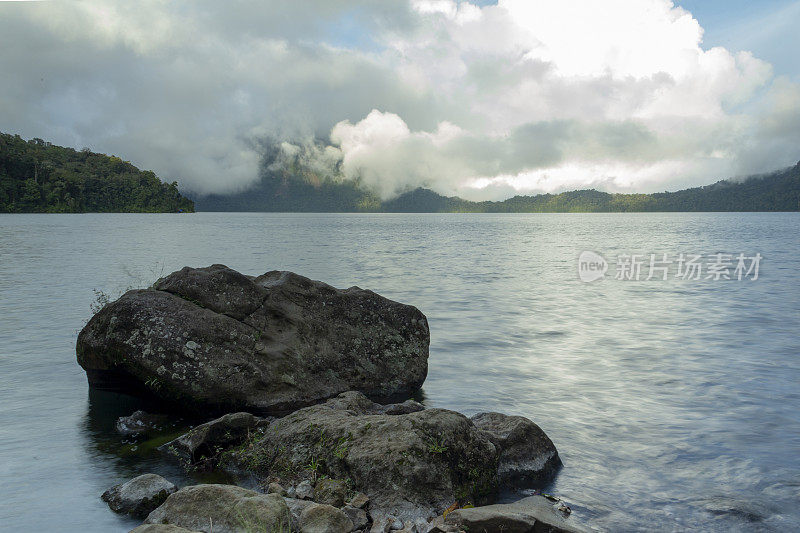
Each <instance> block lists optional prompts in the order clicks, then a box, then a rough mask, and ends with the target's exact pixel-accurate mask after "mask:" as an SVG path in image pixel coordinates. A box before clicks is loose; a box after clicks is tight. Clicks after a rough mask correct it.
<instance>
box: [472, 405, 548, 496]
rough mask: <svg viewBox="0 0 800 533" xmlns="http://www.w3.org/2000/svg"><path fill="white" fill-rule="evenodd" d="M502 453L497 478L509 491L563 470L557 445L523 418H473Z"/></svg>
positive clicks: (495, 415) (487, 415)
mask: <svg viewBox="0 0 800 533" xmlns="http://www.w3.org/2000/svg"><path fill="white" fill-rule="evenodd" d="M471 420H472V422H473V423H474V424H475V426H476V427H478V428H480V429H481V430H483V431H485V432H486V433H487V434H488V436H489V438H490V439H491V441H492V442H493V443H494V444H495V446H497V448H498V449H499V450H500V459H499V463H498V467H497V475H498V478H499V482H500V484H501V485H502V486H503V487H505V488H526V487H531V486H537V485H540V484H542V483H544V482H546V481H548V480H549V479H550V478H552V477H553V476H554V475H555V473H556V471H557V470H558V468H559V467H560V466H561V459H560V458H559V457H558V451H556V447H555V445H554V444H553V441H551V440H550V438H549V437H548V436H547V435H546V434H545V432H544V431H542V429H541V428H540V427H539V426H537V425H536V424H534V423H533V422H532V421H530V420H528V419H527V418H525V417H522V416H509V415H504V414H502V413H479V414H477V415H475V416H473V417H472V418H471Z"/></svg>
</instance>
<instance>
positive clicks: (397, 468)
mask: <svg viewBox="0 0 800 533" xmlns="http://www.w3.org/2000/svg"><path fill="white" fill-rule="evenodd" d="M376 410H380V409H379V408H378V407H375V406H374V405H373V404H372V403H371V402H369V400H367V399H366V398H365V397H364V396H363V395H362V394H360V393H355V392H348V393H346V394H342V395H340V396H338V397H337V398H335V399H332V400H330V401H328V402H327V403H325V404H322V405H316V406H312V407H307V408H304V409H301V410H299V411H296V412H294V413H292V414H290V415H288V416H286V417H284V418H281V419H278V420H276V421H274V422H273V423H272V424H271V425H270V426H269V428H268V429H267V430H266V431H265V432H264V434H263V436H260V437H259V438H258V439H257V440H255V441H253V442H251V443H250V444H248V445H246V446H242V447H241V448H240V449H238V450H232V451H231V452H230V453H228V454H226V455H225V457H226V459H225V460H226V461H228V462H229V464H230V465H231V466H233V467H235V468H247V469H249V470H250V471H251V472H253V473H255V474H256V475H258V476H259V477H262V478H263V479H268V478H270V477H271V476H275V475H278V476H281V475H284V476H285V475H287V473H289V474H293V475H296V476H304V475H312V473H313V475H317V474H327V475H329V476H331V477H333V478H338V479H345V478H350V480H351V481H352V483H353V486H354V487H355V488H356V489H357V490H359V491H362V492H364V493H366V494H367V495H368V496H369V506H370V513H371V514H373V518H374V517H375V516H378V515H381V516H384V515H394V516H395V517H398V518H400V519H401V520H402V521H410V523H417V524H426V523H427V520H429V519H431V518H432V517H434V516H435V515H437V514H440V513H441V512H442V511H443V510H444V509H446V508H447V507H448V506H450V505H451V504H452V503H453V502H454V501H459V502H463V503H466V502H468V501H469V502H474V503H485V502H487V501H489V500H490V499H491V497H492V496H493V495H494V492H495V490H496V488H497V461H498V457H499V452H498V450H497V448H496V447H495V446H494V444H492V442H491V441H490V439H489V437H488V435H487V434H486V433H485V432H484V431H481V430H479V429H478V428H477V427H475V425H474V424H473V423H472V422H471V421H470V420H469V419H468V418H467V417H465V416H463V415H461V414H459V413H455V412H453V411H447V410H445V409H426V410H422V411H416V412H412V413H408V414H403V415H387V414H371V413H372V412H374V411H376ZM360 503H361V504H362V505H363V504H366V501H363V502H360Z"/></svg>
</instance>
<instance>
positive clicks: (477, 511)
mask: <svg viewBox="0 0 800 533" xmlns="http://www.w3.org/2000/svg"><path fill="white" fill-rule="evenodd" d="M557 503H558V502H556V505H557ZM444 525H445V526H451V527H452V526H455V527H456V528H458V530H465V531H502V532H503V533H533V532H536V533H539V532H542V533H578V532H580V531H581V530H582V529H581V528H580V526H579V525H577V524H574V523H572V522H571V521H570V520H568V519H567V518H566V517H565V516H564V514H563V513H561V512H559V511H558V510H557V509H556V508H555V507H554V502H553V501H552V500H550V499H548V498H546V497H544V496H529V497H527V498H523V499H521V500H519V501H516V502H514V503H508V504H497V505H487V506H484V507H473V508H471V509H456V510H455V511H452V512H450V513H449V514H448V515H447V517H446V518H445V520H444ZM441 530H442V531H448V529H447V528H446V527H445V528H441ZM451 530H452V529H451Z"/></svg>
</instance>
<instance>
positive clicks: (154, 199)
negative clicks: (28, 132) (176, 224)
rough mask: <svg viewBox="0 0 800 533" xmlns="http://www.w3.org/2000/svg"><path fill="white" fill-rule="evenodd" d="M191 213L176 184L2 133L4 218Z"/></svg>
mask: <svg viewBox="0 0 800 533" xmlns="http://www.w3.org/2000/svg"><path fill="white" fill-rule="evenodd" d="M193 211H194V203H193V202H192V201H191V200H190V199H188V198H186V197H184V196H183V195H181V193H180V192H179V191H178V184H177V183H176V182H172V183H163V182H162V181H161V180H160V179H159V178H158V176H156V175H155V174H154V173H153V172H151V171H146V170H145V171H143V170H139V169H138V168H136V167H135V166H133V165H132V164H130V163H129V162H127V161H123V160H122V159H120V158H119V157H115V156H109V155H105V154H98V153H94V152H92V151H91V150H89V149H88V148H84V149H83V150H75V149H73V148H65V147H61V146H56V145H53V144H51V143H49V142H46V141H44V140H42V139H38V138H34V139H31V140H28V141H26V140H25V139H23V138H21V137H20V136H19V135H10V134H6V133H0V212H2V213H85V212H97V213H103V212H130V213H154V212H155V213H176V212H193Z"/></svg>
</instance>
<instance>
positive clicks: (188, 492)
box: [145, 485, 291, 533]
mask: <svg viewBox="0 0 800 533" xmlns="http://www.w3.org/2000/svg"><path fill="white" fill-rule="evenodd" d="M145 523H147V524H172V525H176V526H179V527H183V528H186V529H190V530H195V531H203V532H206V533H211V532H212V531H213V533H240V532H246V531H276V532H278V531H289V529H290V526H291V516H290V514H289V508H288V507H287V506H286V503H285V502H284V500H283V498H281V497H280V496H279V495H277V494H261V493H259V492H255V491H252V490H247V489H243V488H241V487H235V486H233V485H193V486H191V487H184V488H182V489H181V490H179V491H178V492H176V493H174V494H172V495H170V496H169V497H168V498H167V500H166V501H165V502H164V503H163V504H162V505H161V506H160V507H158V508H157V509H156V510H154V511H153V512H151V513H150V515H149V516H148V517H147V520H145Z"/></svg>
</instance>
